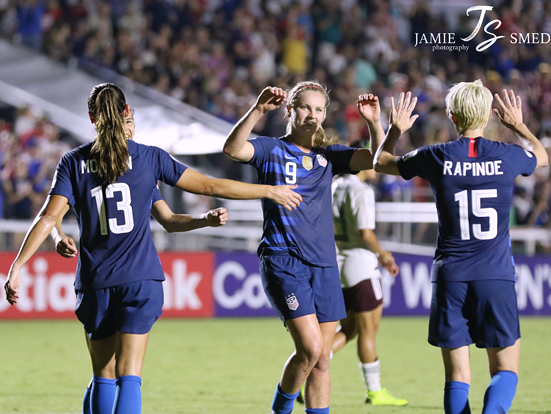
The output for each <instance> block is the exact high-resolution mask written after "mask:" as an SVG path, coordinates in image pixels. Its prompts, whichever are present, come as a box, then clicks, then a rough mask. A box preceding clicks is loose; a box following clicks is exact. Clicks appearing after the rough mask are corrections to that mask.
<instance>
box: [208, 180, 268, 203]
mask: <svg viewBox="0 0 551 414" xmlns="http://www.w3.org/2000/svg"><path fill="white" fill-rule="evenodd" d="M271 188H272V186H269V185H259V184H247V183H242V182H240V181H233V180H225V179H213V180H212V182H211V184H210V186H209V189H208V190H207V192H206V193H205V195H208V196H213V197H220V198H228V199H231V200H254V199H259V198H268V197H269V193H270V189H271Z"/></svg>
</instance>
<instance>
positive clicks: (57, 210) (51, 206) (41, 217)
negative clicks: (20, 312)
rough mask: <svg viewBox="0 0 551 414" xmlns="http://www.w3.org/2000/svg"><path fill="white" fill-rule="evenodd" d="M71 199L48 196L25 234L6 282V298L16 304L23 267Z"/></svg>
mask: <svg viewBox="0 0 551 414" xmlns="http://www.w3.org/2000/svg"><path fill="white" fill-rule="evenodd" d="M68 202H69V200H67V198H65V197H63V196H60V195H52V196H48V198H47V199H46V202H45V203H44V207H42V210H41V211H40V213H38V215H37V216H36V218H35V219H34V221H33V224H32V225H31V228H30V229H29V231H28V232H27V235H26V236H25V240H24V241H23V245H22V246H21V249H20V250H19V253H18V254H17V257H16V258H15V261H14V262H13V264H12V265H11V268H10V271H9V274H8V277H7V280H6V283H5V284H4V290H5V291H6V299H7V301H8V302H9V303H10V304H11V305H14V304H16V303H17V299H19V295H18V293H19V286H20V284H21V275H20V271H21V268H22V267H23V265H24V264H25V263H27V261H28V260H29V259H30V258H31V257H32V255H33V254H34V253H35V252H36V251H37V250H38V248H39V247H40V245H41V244H42V242H43V241H44V240H45V239H46V237H48V234H50V232H51V231H52V228H53V227H54V226H55V224H56V223H57V221H58V220H59V217H60V216H61V214H62V213H63V211H64V210H65V208H66V206H67V204H68Z"/></svg>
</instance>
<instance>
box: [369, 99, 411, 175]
mask: <svg viewBox="0 0 551 414" xmlns="http://www.w3.org/2000/svg"><path fill="white" fill-rule="evenodd" d="M416 104H417V98H416V97H415V98H413V100H412V99H411V92H408V93H407V94H405V95H404V93H403V92H402V93H401V94H400V100H399V101H398V106H394V98H390V128H389V130H388V133H387V134H386V138H385V140H384V141H383V143H382V144H381V145H380V146H379V148H378V149H377V152H376V153H375V157H374V160H373V163H374V167H375V171H377V172H382V173H385V174H391V175H400V171H399V170H398V158H399V157H397V156H395V155H393V154H392V153H393V152H394V147H395V146H396V142H397V141H398V138H400V135H402V134H403V133H404V132H406V131H407V130H408V129H410V128H411V126H412V125H413V123H414V122H415V120H416V119H417V118H418V117H419V115H413V116H411V113H412V112H413V110H414V109H415V105H416Z"/></svg>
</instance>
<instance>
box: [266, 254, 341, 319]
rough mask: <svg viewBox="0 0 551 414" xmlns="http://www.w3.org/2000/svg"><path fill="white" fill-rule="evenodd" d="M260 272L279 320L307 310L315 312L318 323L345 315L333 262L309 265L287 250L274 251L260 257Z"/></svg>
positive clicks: (301, 314) (290, 317)
mask: <svg viewBox="0 0 551 414" xmlns="http://www.w3.org/2000/svg"><path fill="white" fill-rule="evenodd" d="M260 276H261V278H262V285H263V286H264V292H265V293H266V296H267V297H268V299H269V300H270V303H271V304H272V307H273V308H274V310H275V311H276V313H277V315H278V316H279V318H280V319H281V320H282V321H283V323H285V321H287V320H289V319H295V318H298V317H300V316H304V315H311V314H316V315H317V317H318V322H320V323H323V322H333V321H338V320H340V319H343V318H345V317H346V310H345V308H344V298H343V295H342V288H341V282H340V276H339V269H338V267H336V266H335V267H318V266H312V265H309V264H307V263H305V262H303V261H302V260H300V259H299V258H297V257H295V256H292V255H290V254H288V253H283V254H275V255H269V256H262V257H261V258H260Z"/></svg>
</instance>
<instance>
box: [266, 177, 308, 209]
mask: <svg viewBox="0 0 551 414" xmlns="http://www.w3.org/2000/svg"><path fill="white" fill-rule="evenodd" d="M297 187H298V185H296V184H295V185H276V186H273V187H270V188H269V190H268V198H269V199H270V200H272V201H273V202H274V203H276V204H279V205H280V206H283V207H285V209H287V210H289V211H292V210H294V209H296V208H297V207H298V206H299V205H300V203H301V202H302V196H301V195H300V194H299V193H295V192H294V191H293V190H294V189H295V188H297Z"/></svg>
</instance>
